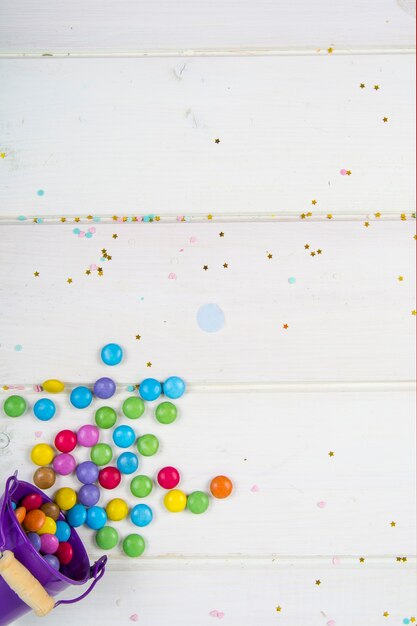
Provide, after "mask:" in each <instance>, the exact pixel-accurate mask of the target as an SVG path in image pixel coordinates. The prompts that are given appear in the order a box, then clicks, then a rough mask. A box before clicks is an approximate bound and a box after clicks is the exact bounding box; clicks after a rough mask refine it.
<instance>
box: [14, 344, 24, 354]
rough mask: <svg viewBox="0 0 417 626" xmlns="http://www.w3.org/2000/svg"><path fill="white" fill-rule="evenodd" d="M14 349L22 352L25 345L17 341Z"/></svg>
mask: <svg viewBox="0 0 417 626" xmlns="http://www.w3.org/2000/svg"><path fill="white" fill-rule="evenodd" d="M14 349H15V350H16V352H20V351H21V350H23V346H21V345H20V343H17V344H16V345H15V347H14Z"/></svg>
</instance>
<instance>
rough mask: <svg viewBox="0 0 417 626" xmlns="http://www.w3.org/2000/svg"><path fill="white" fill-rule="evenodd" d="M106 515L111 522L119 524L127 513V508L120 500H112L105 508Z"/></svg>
mask: <svg viewBox="0 0 417 626" xmlns="http://www.w3.org/2000/svg"><path fill="white" fill-rule="evenodd" d="M106 513H107V517H108V518H109V519H111V520H112V521H113V522H120V520H122V519H124V518H125V517H126V515H127V514H128V513H129V507H128V506H127V504H126V502H125V501H124V500H122V499H121V498H114V499H113V500H110V502H109V503H108V505H107V506H106Z"/></svg>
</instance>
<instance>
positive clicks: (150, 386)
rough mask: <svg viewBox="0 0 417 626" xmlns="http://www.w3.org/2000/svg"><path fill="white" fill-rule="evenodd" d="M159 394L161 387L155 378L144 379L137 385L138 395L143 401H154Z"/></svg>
mask: <svg viewBox="0 0 417 626" xmlns="http://www.w3.org/2000/svg"><path fill="white" fill-rule="evenodd" d="M161 393H162V385H161V383H160V382H159V381H158V380H156V379H155V378H145V380H143V381H142V382H141V383H140V385H139V394H140V395H141V397H142V398H143V399H144V400H148V401H150V402H151V401H152V400H156V399H157V398H159V396H160V395H161Z"/></svg>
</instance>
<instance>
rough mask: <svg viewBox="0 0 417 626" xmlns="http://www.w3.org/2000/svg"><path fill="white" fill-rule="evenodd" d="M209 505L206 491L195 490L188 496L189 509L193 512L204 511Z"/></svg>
mask: <svg viewBox="0 0 417 626" xmlns="http://www.w3.org/2000/svg"><path fill="white" fill-rule="evenodd" d="M208 505H209V497H208V495H207V494H206V493H204V491H193V492H192V493H190V495H189V496H188V498H187V509H188V510H189V511H191V513H197V514H199V513H204V512H205V511H207V509H208Z"/></svg>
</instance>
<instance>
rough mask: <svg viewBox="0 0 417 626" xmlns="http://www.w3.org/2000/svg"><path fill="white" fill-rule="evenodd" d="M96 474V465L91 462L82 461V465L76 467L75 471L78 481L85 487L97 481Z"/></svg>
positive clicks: (97, 470)
mask: <svg viewBox="0 0 417 626" xmlns="http://www.w3.org/2000/svg"><path fill="white" fill-rule="evenodd" d="M98 472H99V469H98V467H97V465H96V464H95V463H93V462H92V461H83V463H80V464H79V465H77V468H76V470H75V473H76V475H77V478H78V480H79V481H80V483H84V484H85V485H90V484H91V483H95V482H96V480H97V479H98Z"/></svg>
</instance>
